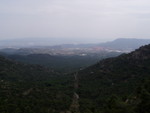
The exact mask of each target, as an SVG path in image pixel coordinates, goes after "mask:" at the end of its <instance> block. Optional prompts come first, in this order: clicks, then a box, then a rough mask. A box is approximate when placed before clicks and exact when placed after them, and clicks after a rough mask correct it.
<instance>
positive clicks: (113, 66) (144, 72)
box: [78, 45, 150, 113]
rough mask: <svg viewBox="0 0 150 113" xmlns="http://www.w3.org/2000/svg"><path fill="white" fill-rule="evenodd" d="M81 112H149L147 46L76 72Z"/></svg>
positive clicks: (149, 86)
mask: <svg viewBox="0 0 150 113" xmlns="http://www.w3.org/2000/svg"><path fill="white" fill-rule="evenodd" d="M78 78H79V88H78V94H79V96H80V111H81V112H82V113H149V112H150V110H149V107H150V82H149V81H150V45H147V46H144V47H141V48H139V49H137V50H136V51H134V52H132V53H129V54H123V55H121V56H119V57H116V58H108V59H105V60H102V61H100V62H99V63H97V64H95V65H93V66H90V67H89V68H87V69H85V70H82V71H80V72H79V74H78Z"/></svg>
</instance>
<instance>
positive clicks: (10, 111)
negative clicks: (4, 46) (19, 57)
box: [0, 57, 73, 113]
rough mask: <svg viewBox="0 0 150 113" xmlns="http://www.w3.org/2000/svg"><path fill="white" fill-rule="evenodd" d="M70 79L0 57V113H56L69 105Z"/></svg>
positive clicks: (53, 72) (42, 68)
mask: <svg viewBox="0 0 150 113" xmlns="http://www.w3.org/2000/svg"><path fill="white" fill-rule="evenodd" d="M71 80H72V77H71V76H65V75H63V74H60V73H58V72H55V71H54V70H52V69H48V68H45V67H42V66H38V65H26V64H22V63H18V62H15V61H11V60H8V59H6V58H4V57H0V113H60V112H61V111H65V110H67V109H69V107H70V104H71V102H72V95H73V90H72V89H73V86H72V81H71Z"/></svg>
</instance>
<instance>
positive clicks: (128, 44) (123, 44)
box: [99, 38, 150, 51]
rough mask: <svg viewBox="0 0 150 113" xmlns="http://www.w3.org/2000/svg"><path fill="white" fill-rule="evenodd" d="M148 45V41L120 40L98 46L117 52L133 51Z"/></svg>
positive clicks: (149, 41) (149, 42) (149, 40)
mask: <svg viewBox="0 0 150 113" xmlns="http://www.w3.org/2000/svg"><path fill="white" fill-rule="evenodd" d="M147 44H150V39H135V38H131V39H130V38H128V39H126V38H120V39H116V40H114V41H111V42H106V43H101V44H99V46H101V47H105V48H111V49H117V50H128V51H133V50H135V49H137V48H139V47H140V46H143V45H147Z"/></svg>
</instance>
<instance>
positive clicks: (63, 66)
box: [3, 52, 120, 73]
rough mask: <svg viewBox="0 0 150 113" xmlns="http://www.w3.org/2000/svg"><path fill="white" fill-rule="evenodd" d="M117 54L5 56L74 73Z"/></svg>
mask: <svg viewBox="0 0 150 113" xmlns="http://www.w3.org/2000/svg"><path fill="white" fill-rule="evenodd" d="M119 54H120V53H117V52H100V53H99V54H94V53H93V54H89V55H85V56H80V55H68V56H67V55H66V56H62V55H49V54H30V55H17V54H16V55H15V54H14V55H6V54H3V55H5V56H6V57H7V58H9V59H12V60H15V61H19V62H23V63H26V64H38V65H42V66H46V67H49V68H53V69H55V70H57V71H59V72H66V73H69V72H73V71H77V70H79V69H80V68H81V67H82V68H85V67H88V66H90V65H93V64H95V63H96V62H98V61H99V60H102V59H104V58H108V57H115V56H118V55H119Z"/></svg>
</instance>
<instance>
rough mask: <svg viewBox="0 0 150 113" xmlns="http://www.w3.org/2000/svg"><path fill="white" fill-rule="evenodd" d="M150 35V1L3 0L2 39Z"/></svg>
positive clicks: (95, 39)
mask: <svg viewBox="0 0 150 113" xmlns="http://www.w3.org/2000/svg"><path fill="white" fill-rule="evenodd" d="M29 37H49V38H65V39H69V40H72V41H73V40H80V39H81V40H82V41H84V40H86V42H101V41H106V40H113V39H116V38H150V0H0V39H10V38H29Z"/></svg>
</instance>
